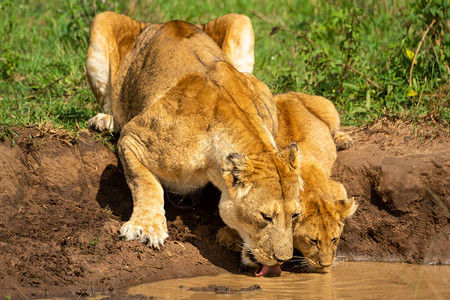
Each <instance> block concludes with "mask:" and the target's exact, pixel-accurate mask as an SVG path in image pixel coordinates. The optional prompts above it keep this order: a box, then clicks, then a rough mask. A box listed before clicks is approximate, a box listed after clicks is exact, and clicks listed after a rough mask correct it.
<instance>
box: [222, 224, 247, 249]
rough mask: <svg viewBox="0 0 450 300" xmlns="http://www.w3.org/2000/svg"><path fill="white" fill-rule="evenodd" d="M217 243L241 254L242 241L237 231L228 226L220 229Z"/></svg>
mask: <svg viewBox="0 0 450 300" xmlns="http://www.w3.org/2000/svg"><path fill="white" fill-rule="evenodd" d="M216 239H217V242H218V243H219V245H221V246H222V247H225V248H227V249H228V250H231V251H235V252H241V250H242V239H241V237H240V236H239V234H238V233H237V231H236V230H234V229H231V228H230V227H228V226H225V227H223V228H220V229H219V231H218V232H217V235H216Z"/></svg>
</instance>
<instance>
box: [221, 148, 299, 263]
mask: <svg viewBox="0 0 450 300" xmlns="http://www.w3.org/2000/svg"><path fill="white" fill-rule="evenodd" d="M299 161H300V154H299V151H298V149H297V145H295V144H293V145H291V146H289V147H288V148H287V149H285V150H284V151H282V152H281V153H277V154H274V153H272V154H270V153H262V154H261V153H260V154H258V155H257V156H255V157H247V156H245V155H242V154H237V153H232V154H229V155H228V156H227V157H226V158H225V159H224V162H223V177H224V179H225V184H226V186H227V189H226V191H225V193H222V198H221V200H220V204H219V210H220V215H221V217H222V219H223V221H224V222H225V224H227V225H228V226H229V227H231V228H233V229H235V230H236V231H237V232H238V233H239V235H240V237H241V238H242V240H243V245H242V261H243V263H244V264H247V265H252V266H255V265H262V266H264V267H266V268H268V267H271V266H278V265H280V264H281V263H283V262H284V261H287V260H289V259H291V257H292V254H293V245H292V222H293V220H294V219H295V218H297V217H298V216H299V214H300V212H301V207H300V202H299V191H300V179H299V172H298V170H299V169H298V168H299ZM264 267H263V268H264ZM278 268H279V267H278Z"/></svg>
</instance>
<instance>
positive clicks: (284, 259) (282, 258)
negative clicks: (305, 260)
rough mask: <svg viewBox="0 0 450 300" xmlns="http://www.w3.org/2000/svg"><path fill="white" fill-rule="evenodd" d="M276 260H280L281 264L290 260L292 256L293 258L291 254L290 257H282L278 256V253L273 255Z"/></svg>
mask: <svg viewBox="0 0 450 300" xmlns="http://www.w3.org/2000/svg"><path fill="white" fill-rule="evenodd" d="M273 257H274V258H275V259H276V260H277V262H279V263H280V265H281V264H282V263H284V262H285V261H288V260H290V259H291V258H292V255H291V256H290V257H286V258H285V257H281V258H278V257H277V256H276V255H274V256H273Z"/></svg>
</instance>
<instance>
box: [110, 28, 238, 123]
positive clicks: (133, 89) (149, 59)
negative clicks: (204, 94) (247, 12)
mask: <svg viewBox="0 0 450 300" xmlns="http://www.w3.org/2000/svg"><path fill="white" fill-rule="evenodd" d="M220 61H226V62H229V60H228V58H227V56H226V55H225V54H224V53H223V51H222V50H221V49H220V48H219V47H218V45H217V44H216V43H215V42H214V41H213V40H212V39H211V38H210V37H209V36H208V35H206V34H205V33H204V32H203V31H202V30H200V29H199V28H197V27H196V26H194V25H192V24H189V23H186V22H183V21H171V22H168V23H165V24H150V25H148V26H147V27H145V29H144V30H143V31H142V33H141V34H140V35H139V36H138V38H137V39H136V43H135V45H134V47H133V49H132V50H131V51H130V52H129V54H128V55H127V57H126V58H125V59H124V61H123V63H122V64H121V65H120V69H119V72H118V76H117V81H116V83H115V86H116V87H120V88H117V89H114V95H113V112H114V116H115V119H116V120H117V121H118V122H119V123H121V124H124V123H126V122H127V121H129V120H130V119H131V118H132V117H134V116H136V115H137V114H139V113H140V112H142V111H143V110H144V108H145V107H148V106H150V105H151V104H152V102H153V101H155V100H157V99H159V98H160V97H161V96H162V95H163V94H164V93H165V92H167V91H168V90H169V89H170V88H171V87H173V86H174V85H176V84H177V83H178V82H179V80H180V79H181V78H183V77H185V76H187V75H192V74H195V75H198V76H207V75H208V69H210V68H212V67H213V66H214V65H215V64H217V63H218V62H220Z"/></svg>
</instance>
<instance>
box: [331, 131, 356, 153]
mask: <svg viewBox="0 0 450 300" xmlns="http://www.w3.org/2000/svg"><path fill="white" fill-rule="evenodd" d="M333 137H334V143H335V144H336V149H337V150H345V149H348V148H350V147H352V146H353V139H352V137H351V136H350V135H349V134H347V133H345V132H340V131H337V132H336V133H335V134H334V136H333Z"/></svg>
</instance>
